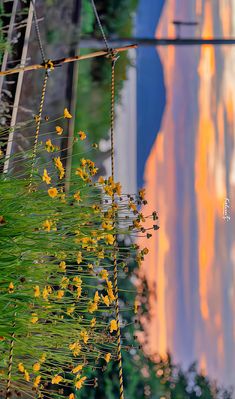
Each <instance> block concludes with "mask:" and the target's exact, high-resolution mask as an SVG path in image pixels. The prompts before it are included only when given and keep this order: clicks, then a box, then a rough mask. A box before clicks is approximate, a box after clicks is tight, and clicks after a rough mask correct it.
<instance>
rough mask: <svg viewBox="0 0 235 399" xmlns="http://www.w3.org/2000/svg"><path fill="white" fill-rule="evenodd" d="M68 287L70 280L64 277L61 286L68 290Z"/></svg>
mask: <svg viewBox="0 0 235 399" xmlns="http://www.w3.org/2000/svg"><path fill="white" fill-rule="evenodd" d="M68 285H69V279H68V277H63V278H62V280H61V282H60V286H61V287H62V288H67V287H68Z"/></svg>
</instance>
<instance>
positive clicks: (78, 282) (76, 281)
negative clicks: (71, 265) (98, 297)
mask: <svg viewBox="0 0 235 399" xmlns="http://www.w3.org/2000/svg"><path fill="white" fill-rule="evenodd" d="M73 284H74V285H75V287H80V285H81V284H82V279H81V278H80V277H77V276H75V277H74V278H73Z"/></svg>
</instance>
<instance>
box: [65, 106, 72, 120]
mask: <svg viewBox="0 0 235 399" xmlns="http://www.w3.org/2000/svg"><path fill="white" fill-rule="evenodd" d="M64 118H67V119H71V118H72V115H71V114H70V113H69V110H68V108H65V109H64Z"/></svg>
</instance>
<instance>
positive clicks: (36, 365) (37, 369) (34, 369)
mask: <svg viewBox="0 0 235 399" xmlns="http://www.w3.org/2000/svg"><path fill="white" fill-rule="evenodd" d="M40 368H41V364H40V363H38V362H37V363H34V365H33V371H39V370H40Z"/></svg>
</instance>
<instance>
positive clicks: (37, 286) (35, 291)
mask: <svg viewBox="0 0 235 399" xmlns="http://www.w3.org/2000/svg"><path fill="white" fill-rule="evenodd" d="M33 289H34V296H35V298H38V297H39V296H40V288H39V285H35V287H33Z"/></svg>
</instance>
